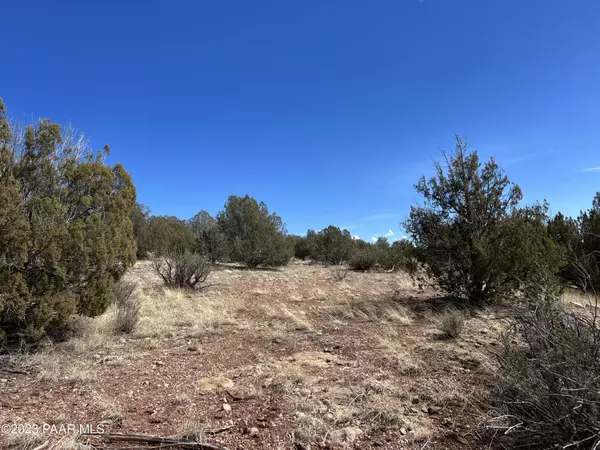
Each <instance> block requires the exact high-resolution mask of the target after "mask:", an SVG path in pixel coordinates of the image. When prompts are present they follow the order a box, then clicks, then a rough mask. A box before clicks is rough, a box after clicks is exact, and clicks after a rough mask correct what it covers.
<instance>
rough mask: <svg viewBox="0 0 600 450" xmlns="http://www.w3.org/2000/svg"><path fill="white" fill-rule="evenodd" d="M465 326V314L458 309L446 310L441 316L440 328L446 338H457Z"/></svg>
mask: <svg viewBox="0 0 600 450" xmlns="http://www.w3.org/2000/svg"><path fill="white" fill-rule="evenodd" d="M464 328H465V315H464V314H463V313H462V312H460V311H458V310H456V309H453V310H451V311H446V312H444V313H443V314H442V315H441V317H440V318H439V325H438V330H439V331H440V332H441V333H442V337H444V338H447V339H456V338H457V337H459V336H460V334H461V333H462V331H463V329H464Z"/></svg>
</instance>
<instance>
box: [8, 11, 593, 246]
mask: <svg viewBox="0 0 600 450" xmlns="http://www.w3.org/2000/svg"><path fill="white" fill-rule="evenodd" d="M0 29H1V30H2V35H3V37H2V43H1V44H0V48H1V53H0V96H2V97H3V98H4V100H5V103H6V105H7V107H8V109H9V114H10V115H11V116H13V117H16V118H17V119H20V120H23V121H26V120H31V118H32V117H36V118H37V117H51V118H52V119H53V120H55V121H57V122H60V123H66V122H69V121H70V122H72V124H73V125H74V126H76V127H77V128H79V129H81V130H84V131H85V132H86V134H87V135H89V136H91V137H92V139H93V144H94V146H95V147H97V148H99V147H101V146H102V145H103V144H105V143H108V144H110V145H111V147H112V155H111V162H116V161H120V162H123V163H124V164H125V166H126V168H127V169H128V170H129V171H130V172H131V174H132V175H133V178H134V180H135V182H136V185H137V189H138V199H139V201H141V202H143V203H145V204H148V205H149V206H150V207H151V208H152V210H153V212H154V213H155V214H169V215H176V216H179V217H182V218H189V217H190V216H192V215H193V214H194V213H196V212H197V211H199V210H201V209H207V210H208V211H210V212H211V213H216V212H217V211H218V210H219V209H220V208H221V207H222V206H223V204H224V202H225V200H226V199H227V196H228V195H230V194H238V195H243V194H246V193H247V194H250V195H252V196H254V197H256V198H257V199H259V200H264V201H265V202H266V203H267V205H268V206H269V208H270V209H272V210H275V211H276V212H277V213H278V214H280V215H281V216H282V217H283V219H284V221H285V222H286V223H287V226H288V229H289V231H290V232H294V233H303V232H305V231H306V229H307V228H314V229H320V228H323V227H325V226H327V225H329V224H330V223H333V224H336V225H339V226H343V227H348V228H350V229H351V231H352V233H353V234H356V235H359V236H361V237H362V238H364V239H366V240H368V239H370V238H371V237H372V236H373V235H382V234H384V233H386V232H387V231H388V230H389V229H391V230H392V232H393V233H394V236H400V235H401V234H402V232H401V230H400V228H399V222H400V221H401V220H402V219H403V218H405V217H406V215H407V214H408V211H409V206H410V204H412V203H413V202H414V201H415V200H416V199H417V197H416V195H415V193H414V190H413V187H412V186H413V184H414V183H415V182H416V181H417V179H418V178H419V176H420V175H421V174H423V173H431V161H432V158H437V157H438V156H439V152H440V149H447V148H451V147H452V145H453V133H454V132H455V131H456V132H458V133H460V134H461V135H463V136H466V137H467V138H468V140H469V141H470V143H471V145H472V147H473V148H474V149H478V150H480V152H481V154H482V155H483V156H486V157H487V156H489V155H495V157H496V158H497V160H498V162H499V163H500V164H501V165H502V166H503V167H504V168H505V170H506V171H507V172H508V174H509V176H510V177H511V178H512V179H513V180H514V181H516V182H517V183H519V184H520V185H521V187H522V189H523V191H524V193H525V198H526V200H527V201H528V202H531V201H534V200H542V199H544V198H546V199H548V201H549V202H550V204H551V206H552V209H553V211H558V210H562V211H564V212H566V213H568V214H576V213H577V212H578V211H579V209H580V208H584V207H588V206H589V205H590V204H591V200H592V197H593V195H594V193H595V192H596V191H597V190H600V151H599V150H600V1H598V0H421V1H419V0H393V1H377V2H373V1H366V0H362V1H354V0H352V1H351V0H339V1H338V0H336V1H333V0H318V1H291V0H290V1H287V0H285V1H281V0H274V1H270V2H263V1H259V0H252V1H236V2H233V1H217V2H215V1H211V2H208V1H186V2H183V1H152V0H145V1H134V0H127V1H82V0H77V1H75V0H70V1H68V0H61V1H58V2H50V1H47V0H44V1H26V0H23V1H9V2H4V4H3V5H2V8H1V14H0ZM594 168H596V169H595V170H594ZM586 169H588V170H587V171H586Z"/></svg>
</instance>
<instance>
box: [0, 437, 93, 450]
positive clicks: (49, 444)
mask: <svg viewBox="0 0 600 450" xmlns="http://www.w3.org/2000/svg"><path fill="white" fill-rule="evenodd" d="M4 437H5V440H4V442H3V443H2V444H3V445H5V447H3V448H6V449H7V450H36V449H42V448H43V450H92V449H93V448H94V447H92V446H91V445H88V444H86V443H84V442H83V439H82V438H81V435H79V434H76V433H74V434H68V435H65V436H56V435H48V434H42V433H20V434H9V435H5V436H4Z"/></svg>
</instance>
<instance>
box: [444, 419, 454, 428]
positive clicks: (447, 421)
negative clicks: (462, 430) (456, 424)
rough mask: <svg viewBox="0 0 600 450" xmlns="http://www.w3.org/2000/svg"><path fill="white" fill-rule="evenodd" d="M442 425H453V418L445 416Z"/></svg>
mask: <svg viewBox="0 0 600 450" xmlns="http://www.w3.org/2000/svg"><path fill="white" fill-rule="evenodd" d="M442 425H444V426H445V427H447V426H450V425H452V419H451V418H450V417H444V418H443V419H442Z"/></svg>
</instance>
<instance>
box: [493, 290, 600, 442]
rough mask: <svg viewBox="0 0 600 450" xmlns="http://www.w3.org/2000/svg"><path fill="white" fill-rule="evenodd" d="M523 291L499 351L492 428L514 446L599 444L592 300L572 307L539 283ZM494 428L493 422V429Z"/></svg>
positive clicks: (599, 371)
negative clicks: (583, 306) (584, 308)
mask: <svg viewBox="0 0 600 450" xmlns="http://www.w3.org/2000/svg"><path fill="white" fill-rule="evenodd" d="M534 287H535V289H530V290H529V291H528V298H527V300H528V302H527V304H526V305H523V306H522V307H521V308H520V309H519V310H517V311H516V312H515V314H514V316H513V318H512V320H511V328H510V329H509V331H508V332H507V334H506V335H505V337H504V339H503V341H502V342H503V346H502V351H501V352H500V353H499V354H498V362H499V365H500V369H501V371H500V376H499V382H498V385H497V386H498V388H497V390H496V398H495V400H496V402H497V403H499V404H500V405H501V408H499V409H498V410H497V417H495V418H494V419H495V420H494V421H492V425H493V426H494V427H501V426H502V425H504V426H505V430H509V431H508V432H507V433H506V435H507V437H508V438H509V439H512V440H513V442H518V443H519V445H527V446H530V447H535V448H549V447H559V448H589V449H591V448H596V447H597V446H598V443H600V437H599V436H598V429H599V428H600V422H599V420H600V419H599V417H598V410H597V408H598V403H599V402H600V385H599V380H600V363H599V361H600V359H599V356H600V330H599V328H598V323H597V317H596V307H597V306H598V305H597V303H594V304H593V305H592V306H593V310H592V311H591V312H590V311H584V312H577V311H574V310H571V309H569V308H568V307H566V306H565V304H564V303H562V302H561V301H560V297H559V296H558V293H557V292H556V291H555V290H553V289H551V288H550V289H549V288H548V287H547V286H545V285H539V286H534ZM495 429H497V428H495Z"/></svg>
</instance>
